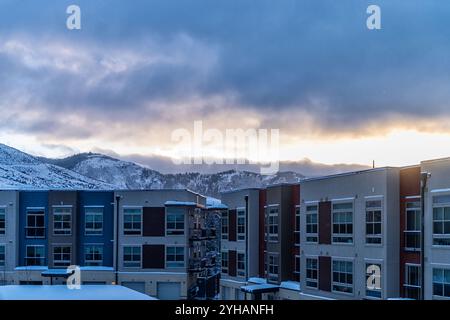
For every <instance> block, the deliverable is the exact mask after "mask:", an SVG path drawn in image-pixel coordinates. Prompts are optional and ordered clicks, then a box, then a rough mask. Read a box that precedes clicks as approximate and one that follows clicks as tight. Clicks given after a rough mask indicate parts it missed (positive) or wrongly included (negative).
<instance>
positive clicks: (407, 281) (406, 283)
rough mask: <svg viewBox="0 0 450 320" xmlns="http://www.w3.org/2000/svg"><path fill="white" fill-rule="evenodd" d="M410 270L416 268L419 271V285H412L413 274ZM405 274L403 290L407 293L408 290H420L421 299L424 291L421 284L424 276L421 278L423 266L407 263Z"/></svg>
mask: <svg viewBox="0 0 450 320" xmlns="http://www.w3.org/2000/svg"><path fill="white" fill-rule="evenodd" d="M410 268H416V269H417V284H411V281H410V280H411V274H410V273H411V272H410ZM404 270H405V273H404V277H405V278H404V281H403V289H404V291H405V295H406V290H408V289H418V291H419V292H418V296H419V298H420V292H421V290H422V286H421V282H422V276H421V272H422V270H421V265H420V264H416V263H405V269H404Z"/></svg>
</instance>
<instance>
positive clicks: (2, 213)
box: [0, 208, 6, 234]
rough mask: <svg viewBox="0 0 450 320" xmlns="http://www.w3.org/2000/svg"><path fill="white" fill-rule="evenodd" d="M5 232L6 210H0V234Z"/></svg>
mask: <svg viewBox="0 0 450 320" xmlns="http://www.w3.org/2000/svg"><path fill="white" fill-rule="evenodd" d="M5 232H6V208H0V234H5Z"/></svg>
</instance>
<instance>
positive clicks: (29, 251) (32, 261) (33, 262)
mask: <svg viewBox="0 0 450 320" xmlns="http://www.w3.org/2000/svg"><path fill="white" fill-rule="evenodd" d="M25 264H26V265H27V266H45V248H44V246H27V247H26V256H25Z"/></svg>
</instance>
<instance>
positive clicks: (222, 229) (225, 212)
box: [220, 210, 230, 240]
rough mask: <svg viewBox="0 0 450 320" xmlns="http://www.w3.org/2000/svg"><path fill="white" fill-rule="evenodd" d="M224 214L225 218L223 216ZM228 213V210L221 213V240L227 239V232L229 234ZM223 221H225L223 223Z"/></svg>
mask: <svg viewBox="0 0 450 320" xmlns="http://www.w3.org/2000/svg"><path fill="white" fill-rule="evenodd" d="M224 216H225V218H224ZM229 217H230V213H229V211H228V210H225V211H223V212H222V213H221V216H220V218H221V220H220V221H221V224H220V233H221V238H222V240H228V238H229V234H230V218H229ZM224 222H226V223H225V224H224ZM224 229H226V232H224Z"/></svg>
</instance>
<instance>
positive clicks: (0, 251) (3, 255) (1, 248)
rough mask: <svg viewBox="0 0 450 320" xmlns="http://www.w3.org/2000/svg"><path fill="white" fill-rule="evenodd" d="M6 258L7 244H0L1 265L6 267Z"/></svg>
mask: <svg viewBox="0 0 450 320" xmlns="http://www.w3.org/2000/svg"><path fill="white" fill-rule="evenodd" d="M5 260H6V249H5V245H3V244H0V267H4V266H5Z"/></svg>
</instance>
